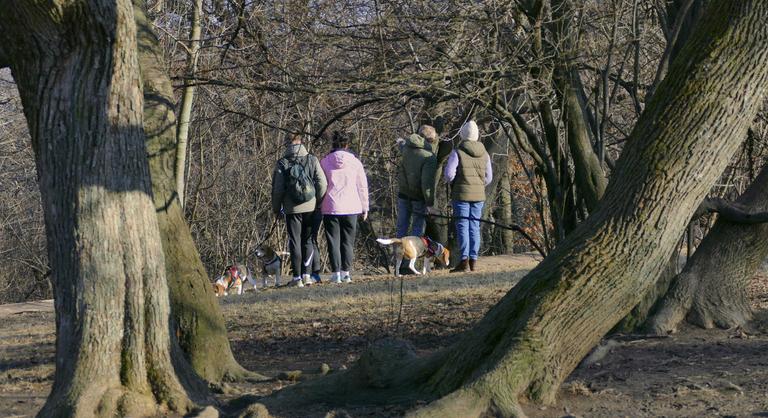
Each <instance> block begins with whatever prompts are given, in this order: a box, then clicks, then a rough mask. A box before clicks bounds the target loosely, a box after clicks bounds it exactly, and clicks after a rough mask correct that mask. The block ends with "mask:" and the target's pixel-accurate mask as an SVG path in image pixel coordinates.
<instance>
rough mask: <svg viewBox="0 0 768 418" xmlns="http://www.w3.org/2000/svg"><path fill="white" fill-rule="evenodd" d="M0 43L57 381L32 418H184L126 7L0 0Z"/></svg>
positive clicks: (123, 3)
mask: <svg viewBox="0 0 768 418" xmlns="http://www.w3.org/2000/svg"><path fill="white" fill-rule="evenodd" d="M0 44H2V45H3V47H4V48H5V47H6V46H9V48H8V50H7V51H6V52H7V55H8V59H9V64H10V67H11V70H12V73H13V76H14V78H15V80H16V81H17V83H18V87H19V93H20V95H21V99H22V103H23V106H24V113H25V115H26V118H27V123H28V125H29V132H30V134H31V137H32V145H33V148H34V151H35V159H36V165H37V169H38V177H39V183H40V191H41V195H42V201H43V210H44V217H45V227H46V233H47V237H48V255H49V260H50V263H51V267H52V271H53V279H54V283H55V286H54V298H55V307H56V373H55V376H54V384H53V388H52V391H51V394H50V395H49V397H48V400H47V402H46V404H45V406H44V407H43V409H42V411H41V412H40V414H39V416H43V417H55V416H115V415H123V416H145V415H155V414H156V413H157V407H158V406H164V407H165V408H169V409H172V410H175V411H181V412H184V411H188V410H189V409H190V408H191V407H192V406H193V404H192V401H191V400H190V393H202V388H201V385H198V383H199V381H197V380H196V378H195V377H194V374H193V373H191V369H190V368H189V366H186V368H185V367H184V364H180V363H178V362H175V364H176V366H177V367H176V368H174V365H173V364H172V359H171V341H172V340H171V336H170V334H169V329H170V328H169V315H170V311H169V303H168V288H167V284H166V280H165V267H164V258H163V251H162V246H161V243H160V236H159V233H158V226H157V217H156V215H155V213H154V206H153V204H152V192H151V188H150V181H149V168H148V165H147V159H146V149H145V145H144V132H143V129H142V120H141V118H142V114H141V109H142V105H143V103H142V102H143V100H142V91H141V80H140V77H139V68H138V59H137V54H136V26H135V23H134V15H133V7H132V5H131V3H130V1H128V0H117V1H116V2H97V1H85V0H80V1H77V0H71V1H66V0H57V1H51V2H26V1H6V2H2V3H0ZM190 391H192V392H190ZM198 391H199V392H198Z"/></svg>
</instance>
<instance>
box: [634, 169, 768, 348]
mask: <svg viewBox="0 0 768 418" xmlns="http://www.w3.org/2000/svg"><path fill="white" fill-rule="evenodd" d="M737 202H738V203H739V204H741V205H744V206H746V207H749V208H750V210H751V211H753V212H762V211H766V210H768V166H766V167H764V168H763V169H762V170H761V171H760V174H759V175H758V176H757V178H755V180H754V181H753V182H752V184H751V185H750V186H749V188H747V190H746V191H745V192H744V194H742V195H741V197H739V199H738V201H737ZM766 256H768V224H759V225H745V224H738V223H733V222H729V221H727V220H725V219H723V218H722V217H721V218H719V219H718V220H717V222H716V223H715V226H714V227H713V228H712V230H711V231H710V232H709V234H707V236H706V237H705V238H704V240H703V241H702V242H701V245H699V247H698V249H697V250H696V252H695V253H694V254H693V256H692V257H691V259H690V260H689V261H688V264H687V265H686V266H685V268H684V269H683V271H682V272H681V273H680V274H679V275H678V276H677V277H676V278H675V279H674V281H673V283H672V287H671V289H670V291H669V293H667V295H666V296H665V297H664V299H663V300H662V301H661V303H660V306H659V309H658V311H657V313H656V314H654V316H653V317H652V318H651V319H650V320H649V323H648V328H649V330H650V331H651V332H654V333H658V334H666V333H669V332H674V331H676V330H677V327H678V326H679V324H680V323H681V322H682V321H683V319H685V318H686V317H687V319H688V322H690V323H692V324H694V325H698V326H700V327H703V328H714V327H720V328H731V327H734V326H737V325H741V326H743V325H746V324H747V322H749V320H750V319H752V309H751V308H750V306H749V300H748V299H747V292H746V287H747V282H748V281H749V279H751V278H752V277H753V276H754V275H755V273H756V272H757V269H758V268H759V267H760V263H762V261H763V260H764V259H765V257H766Z"/></svg>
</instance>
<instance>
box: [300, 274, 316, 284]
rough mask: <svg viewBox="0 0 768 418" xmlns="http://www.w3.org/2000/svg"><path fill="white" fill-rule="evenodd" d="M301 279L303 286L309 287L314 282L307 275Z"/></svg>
mask: <svg viewBox="0 0 768 418" xmlns="http://www.w3.org/2000/svg"><path fill="white" fill-rule="evenodd" d="M301 278H302V280H304V286H311V285H312V283H314V282H315V281H314V280H312V276H310V275H309V274H302V275H301Z"/></svg>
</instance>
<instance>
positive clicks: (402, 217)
mask: <svg viewBox="0 0 768 418" xmlns="http://www.w3.org/2000/svg"><path fill="white" fill-rule="evenodd" d="M426 212H427V205H426V204H424V202H420V201H418V200H409V199H403V198H401V197H398V198H397V228H396V229H397V231H396V236H397V238H402V237H405V236H408V235H413V236H415V237H420V236H422V235H424V226H425V224H426V221H425V219H424V214H425V213H426ZM411 218H413V225H411ZM409 229H410V233H409V231H408V230H409Z"/></svg>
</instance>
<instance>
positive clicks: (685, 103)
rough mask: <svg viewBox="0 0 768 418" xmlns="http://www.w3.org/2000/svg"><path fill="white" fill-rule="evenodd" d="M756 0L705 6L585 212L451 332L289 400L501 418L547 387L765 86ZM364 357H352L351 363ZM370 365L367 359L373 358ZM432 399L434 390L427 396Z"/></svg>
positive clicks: (624, 300) (631, 293)
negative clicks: (436, 344)
mask: <svg viewBox="0 0 768 418" xmlns="http://www.w3.org/2000/svg"><path fill="white" fill-rule="evenodd" d="M767 18H768V3H766V2H763V1H758V0H752V1H749V0H743V1H729V2H715V3H713V4H712V7H711V8H710V10H709V13H708V14H707V15H706V17H705V18H704V19H703V21H702V22H701V24H700V25H698V27H697V30H696V32H695V33H694V34H693V36H692V38H691V42H689V43H688V45H687V46H686V47H685V48H684V50H683V51H682V53H681V58H680V59H678V60H675V62H674V63H673V64H672V67H671V69H670V73H669V76H668V77H666V78H665V80H664V81H663V82H662V84H661V85H660V86H659V89H658V91H657V94H656V95H655V97H654V99H653V100H652V101H651V102H650V103H649V104H648V107H647V109H646V111H645V112H644V113H643V115H642V116H641V118H640V120H639V121H638V123H637V125H636V127H635V129H634V131H633V133H632V135H631V139H630V141H629V142H628V144H627V147H626V148H625V150H624V152H623V154H622V156H621V158H620V159H619V161H618V162H617V166H616V171H615V173H614V177H613V179H612V181H611V183H610V184H609V185H608V188H607V189H606V192H605V196H604V197H603V199H602V200H601V202H600V203H599V205H598V207H597V208H596V210H595V212H594V213H593V214H592V215H591V216H590V217H589V218H588V219H587V220H586V221H585V222H583V223H582V224H580V225H579V226H578V227H577V228H576V230H574V231H573V232H572V233H571V234H570V235H569V236H568V237H567V238H566V239H565V241H563V242H562V243H561V244H560V245H559V246H558V247H557V248H556V249H555V250H554V251H553V252H552V253H551V254H550V255H549V256H548V257H547V258H546V259H545V260H544V261H542V262H541V263H540V264H539V265H538V266H537V267H536V268H535V269H534V270H533V271H532V272H531V273H529V274H528V275H527V276H526V277H525V278H523V279H522V280H521V281H520V283H519V284H518V285H517V286H515V287H514V288H513V289H512V290H511V291H510V292H509V293H507V295H506V296H505V297H504V298H503V299H502V300H501V301H500V302H499V303H498V304H497V305H496V306H494V307H493V308H492V309H491V310H490V311H489V312H488V314H487V315H486V316H485V318H483V319H482V320H481V321H480V322H479V323H478V324H477V325H476V326H475V327H473V328H472V329H471V330H469V331H468V332H466V333H465V334H463V335H462V337H461V338H460V340H459V341H458V342H457V343H456V344H454V345H452V346H451V347H448V348H447V349H445V350H442V351H440V352H438V353H436V354H435V355H433V356H431V357H429V358H428V359H426V360H418V359H415V358H414V357H413V355H412V353H411V352H409V351H408V350H406V349H392V350H388V351H386V352H384V353H383V355H377V354H366V355H365V356H363V357H361V362H360V363H358V364H357V365H356V366H355V367H353V368H352V369H351V370H350V371H349V372H347V373H344V374H341V373H340V374H338V375H336V376H332V377H329V378H328V380H325V379H322V380H318V381H314V382H311V383H309V384H306V385H298V386H294V387H292V388H290V389H289V390H286V393H285V394H284V395H282V396H291V394H292V395H298V396H297V397H292V399H293V400H294V401H295V400H297V398H298V399H301V400H302V401H304V402H314V401H317V400H319V399H322V400H323V401H325V402H329V401H331V400H334V399H335V400H338V399H340V398H343V399H348V398H350V397H352V398H356V399H367V400H368V401H369V402H370V401H373V400H376V399H388V400H389V401H390V402H391V401H392V399H413V397H414V396H416V397H423V398H426V399H430V400H434V401H433V402H431V403H430V404H428V405H426V406H425V407H423V408H421V409H419V410H416V411H414V412H413V413H412V414H411V415H412V416H420V417H433V416H435V417H436V416H464V417H467V416H469V417H472V416H481V415H483V414H485V413H486V412H488V411H490V412H491V413H492V414H494V415H495V416H515V415H520V414H521V413H522V412H521V410H520V409H519V405H518V400H519V397H520V396H524V397H527V398H529V399H531V400H533V401H540V402H551V401H552V400H553V399H554V396H555V393H556V391H557V388H558V387H559V386H560V384H561V383H562V381H563V380H564V379H565V378H566V377H567V376H568V375H569V374H570V373H571V371H572V370H573V369H574V368H575V367H576V365H577V364H578V363H579V361H581V359H582V358H583V357H584V356H585V355H586V354H587V353H588V352H589V350H590V349H591V348H592V347H594V345H595V344H596V343H597V342H598V341H599V340H600V338H601V337H602V336H603V335H605V333H606V332H608V331H609V330H610V329H611V328H612V327H613V326H614V325H615V324H616V323H617V322H618V321H619V320H620V319H621V318H622V317H624V316H625V315H626V314H627V313H628V312H629V311H630V309H632V308H633V307H634V306H635V305H636V304H637V303H638V302H639V300H640V297H641V296H642V295H643V294H644V293H645V292H646V291H647V290H648V289H649V288H650V287H651V286H653V284H654V279H655V278H656V277H658V275H659V274H661V272H662V270H663V269H664V267H665V266H666V264H667V260H668V257H669V255H670V254H671V253H672V250H673V248H674V247H675V246H676V245H677V243H678V240H679V237H680V236H681V235H682V233H683V231H684V229H685V227H686V225H687V223H688V220H689V219H690V217H691V214H692V213H693V212H694V211H695V210H696V208H697V207H698V205H699V203H700V202H701V200H702V199H703V198H704V196H705V195H706V193H707V192H708V191H709V189H710V187H711V186H712V184H713V183H714V182H715V180H716V179H717V177H718V176H719V175H720V174H721V173H722V171H723V170H724V169H725V167H726V165H727V164H728V162H729V160H730V158H731V156H732V155H733V154H734V152H735V151H736V150H737V149H738V148H739V144H740V141H741V140H742V139H743V138H744V137H745V134H746V130H747V128H748V127H749V125H750V123H751V122H752V119H753V118H754V116H755V115H756V113H757V110H758V108H759V106H760V104H761V101H762V98H763V95H764V93H765V90H766V87H768V66H766V65H765V63H766V61H767V60H768V26H766V25H765V24H764V22H765V20H766V19H767ZM363 360H365V361H363ZM379 361H381V363H379ZM435 399H436V400H435Z"/></svg>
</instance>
